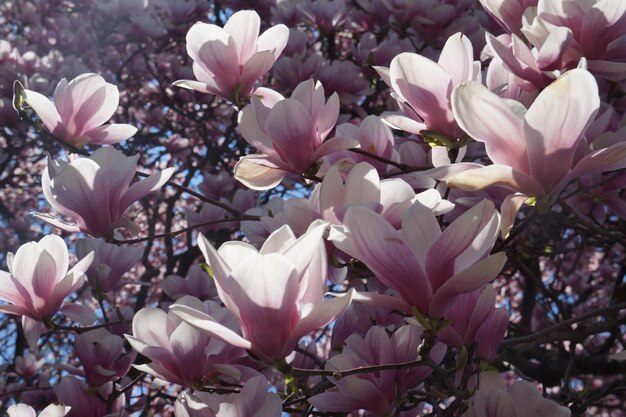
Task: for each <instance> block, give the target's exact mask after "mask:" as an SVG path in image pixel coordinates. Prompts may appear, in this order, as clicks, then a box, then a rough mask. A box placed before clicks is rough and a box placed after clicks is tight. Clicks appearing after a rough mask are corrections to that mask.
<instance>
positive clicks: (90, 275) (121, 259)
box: [76, 238, 143, 294]
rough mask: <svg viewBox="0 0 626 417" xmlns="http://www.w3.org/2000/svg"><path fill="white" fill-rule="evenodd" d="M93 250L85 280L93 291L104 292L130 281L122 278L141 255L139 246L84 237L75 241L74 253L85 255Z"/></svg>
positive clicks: (141, 250) (141, 251) (141, 249)
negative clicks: (121, 244) (116, 243)
mask: <svg viewBox="0 0 626 417" xmlns="http://www.w3.org/2000/svg"><path fill="white" fill-rule="evenodd" d="M90 252H93V253H94V260H93V262H92V264H91V266H90V267H89V269H88V270H87V280H88V281H89V283H90V284H91V286H92V287H93V288H94V290H95V291H97V292H99V293H101V294H105V293H108V292H111V291H115V290H117V289H118V288H120V287H122V286H124V285H126V284H128V283H132V282H133V281H130V280H122V276H123V275H124V274H125V273H126V272H128V271H129V270H130V269H131V268H132V267H133V266H135V264H136V263H137V262H139V260H140V259H141V256H142V255H143V248H141V247H139V246H118V245H113V244H110V243H106V242H105V241H104V240H102V239H92V238H85V239H79V240H78V241H77V242H76V254H77V255H78V256H85V255H86V254H88V253H90Z"/></svg>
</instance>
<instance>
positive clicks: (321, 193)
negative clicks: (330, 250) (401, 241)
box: [285, 162, 453, 227]
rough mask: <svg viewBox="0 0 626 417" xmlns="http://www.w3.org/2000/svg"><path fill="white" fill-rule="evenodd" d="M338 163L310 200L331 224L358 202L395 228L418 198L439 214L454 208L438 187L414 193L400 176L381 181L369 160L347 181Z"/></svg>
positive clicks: (319, 215) (315, 213)
mask: <svg viewBox="0 0 626 417" xmlns="http://www.w3.org/2000/svg"><path fill="white" fill-rule="evenodd" d="M337 165H338V164H335V165H333V166H332V167H331V168H330V169H329V170H328V172H327V173H326V175H325V176H324V179H323V180H322V183H321V184H320V185H319V187H318V188H316V189H315V191H314V192H313V194H312V195H311V202H310V206H311V212H312V214H313V216H315V217H316V218H321V219H324V220H325V221H327V222H329V223H331V224H335V225H340V224H341V223H342V222H343V220H344V218H345V214H346V211H347V210H348V209H349V208H350V207H353V206H356V205H360V206H364V207H367V208H369V209H371V210H373V211H375V212H377V213H380V214H381V215H382V216H383V217H384V218H385V220H387V221H388V222H389V223H390V224H391V225H393V226H394V227H400V225H401V223H402V215H403V213H404V212H405V211H406V210H407V209H408V208H409V207H411V205H412V204H413V203H414V202H415V201H419V202H420V203H421V204H423V205H425V206H427V207H428V208H430V209H432V210H433V212H434V213H435V214H436V215H439V214H443V213H446V212H448V211H450V210H452V208H453V205H452V204H451V203H450V202H448V201H447V200H443V199H442V198H441V194H439V192H438V191H437V190H433V189H430V190H426V191H424V192H422V193H419V194H415V191H413V188H412V187H411V186H410V185H409V184H408V183H407V182H405V181H404V180H402V179H400V178H388V179H384V180H381V179H380V177H379V176H378V172H377V171H376V169H374V167H373V166H372V165H370V164H369V163H367V162H359V163H358V164H356V165H355V166H354V167H353V168H352V169H351V170H350V172H349V173H348V175H347V177H346V179H345V182H344V180H342V178H341V174H340V173H339V168H338V166H337ZM289 204H290V200H288V201H287V202H286V203H285V205H286V206H288V205H289Z"/></svg>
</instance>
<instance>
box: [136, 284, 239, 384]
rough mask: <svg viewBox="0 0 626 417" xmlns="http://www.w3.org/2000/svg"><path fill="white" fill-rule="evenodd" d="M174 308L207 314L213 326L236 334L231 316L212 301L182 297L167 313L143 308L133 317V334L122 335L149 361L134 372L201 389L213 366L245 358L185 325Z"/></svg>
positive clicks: (235, 327)
mask: <svg viewBox="0 0 626 417" xmlns="http://www.w3.org/2000/svg"><path fill="white" fill-rule="evenodd" d="M174 306H179V307H181V306H185V307H188V308H190V309H193V311H198V312H200V313H201V314H204V315H209V314H210V315H211V317H212V319H213V320H214V322H215V323H216V324H219V325H220V326H224V328H225V329H228V330H229V331H230V332H232V333H233V334H238V332H239V328H238V326H237V321H236V319H235V317H233V315H232V314H231V313H230V312H229V311H228V310H227V309H225V308H223V307H220V305H219V304H218V303H216V302H213V301H204V302H201V301H200V300H198V299H197V298H193V297H189V296H185V297H182V298H181V299H179V300H178V301H177V302H176V304H174V305H173V306H171V307H170V311H169V312H167V313H166V312H165V311H163V310H161V309H158V308H143V309H141V310H139V312H138V313H137V314H135V317H133V335H132V336H131V335H126V339H127V340H128V342H129V343H130V344H131V346H132V347H133V348H134V349H135V350H136V351H137V352H139V353H140V354H142V355H144V356H146V357H147V358H149V359H150V360H151V361H152V362H150V363H147V364H145V365H137V366H135V367H136V368H137V369H139V370H140V371H143V372H147V373H149V374H152V375H154V376H156V377H157V378H160V379H163V380H165V381H169V382H173V383H175V384H178V385H182V386H183V387H192V386H196V385H199V386H203V384H204V383H205V382H206V380H207V379H208V378H209V377H210V376H211V374H213V373H215V372H216V369H215V368H214V367H215V366H216V365H221V364H227V363H229V362H231V361H232V360H233V359H236V358H239V357H242V356H245V352H244V351H243V350H242V349H237V348H236V347H233V346H231V345H230V344H228V343H224V342H222V341H221V340H219V339H217V338H215V337H211V336H209V335H207V334H206V333H205V332H203V331H200V330H198V329H196V328H194V327H192V326H191V325H189V324H187V323H185V322H184V321H183V320H181V319H180V318H179V317H178V316H177V315H176V314H174V312H173V311H172V309H173V307H174Z"/></svg>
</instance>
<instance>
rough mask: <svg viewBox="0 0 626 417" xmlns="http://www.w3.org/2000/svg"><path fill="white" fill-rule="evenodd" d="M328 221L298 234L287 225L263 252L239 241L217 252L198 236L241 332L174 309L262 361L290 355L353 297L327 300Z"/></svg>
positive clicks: (180, 308) (187, 310)
mask: <svg viewBox="0 0 626 417" xmlns="http://www.w3.org/2000/svg"><path fill="white" fill-rule="evenodd" d="M325 226H326V224H325V223H324V222H321V221H317V222H314V223H313V224H312V225H311V227H310V228H309V230H308V231H307V233H305V234H304V235H302V236H301V237H300V238H298V239H296V238H295V236H294V234H293V232H292V231H291V229H289V228H288V227H286V226H284V227H282V228H280V229H278V230H277V231H275V232H274V233H272V234H271V235H270V236H269V237H268V238H267V240H266V241H265V244H264V245H263V247H262V248H261V250H260V251H257V249H255V248H254V247H253V246H252V245H250V244H248V243H244V242H239V241H232V242H226V243H225V244H223V245H222V246H221V247H220V249H219V251H216V250H215V249H214V248H213V246H212V245H211V244H210V243H209V242H208V241H207V240H206V239H205V238H204V237H203V236H202V235H200V238H199V239H198V244H199V246H200V249H201V250H202V253H203V254H204V257H205V259H206V260H207V262H208V263H209V264H210V266H211V268H212V269H213V273H214V275H215V283H216V285H217V289H218V294H219V296H220V298H221V299H222V301H223V302H224V304H225V305H226V307H228V309H230V310H231V311H232V312H233V314H234V315H235V316H236V317H237V319H238V320H239V323H240V324H241V331H242V335H243V337H241V336H239V335H238V334H237V333H235V332H233V331H232V330H230V329H228V328H226V327H224V326H222V325H219V323H216V322H215V320H214V319H213V318H211V317H210V316H209V315H207V314H206V313H203V312H201V311H198V310H195V309H193V308H190V307H187V306H182V305H173V306H172V307H170V310H171V311H173V312H175V313H176V314H178V315H179V316H180V317H182V318H183V319H184V320H185V321H187V322H188V323H190V324H192V325H193V326H196V327H198V328H199V329H202V330H205V331H206V332H208V333H210V334H212V335H214V336H215V337H219V338H221V339H222V340H224V341H227V342H228V343H231V344H232V345H234V346H239V347H242V348H244V349H248V350H250V351H251V352H252V353H253V354H255V355H256V356H257V357H259V358H260V359H262V360H264V361H267V362H273V361H274V360H278V359H282V358H284V357H286V356H287V355H289V354H290V353H291V352H292V351H293V349H294V348H295V347H296V345H297V343H298V341H299V340H300V338H302V337H303V336H305V335H307V334H309V333H311V332H313V331H315V330H318V329H319V328H321V327H323V326H325V325H327V324H328V323H330V322H331V321H332V320H334V319H335V317H336V316H337V315H338V314H340V313H341V312H342V311H343V310H344V309H345V308H346V307H347V305H348V304H349V303H350V301H351V293H349V294H348V295H344V296H341V297H336V298H333V299H330V300H327V301H324V290H325V288H326V285H325V280H326V275H327V264H328V260H327V258H326V250H325V246H324V240H323V239H322V234H323V233H324V229H325Z"/></svg>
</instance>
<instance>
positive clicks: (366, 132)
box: [326, 116, 394, 174]
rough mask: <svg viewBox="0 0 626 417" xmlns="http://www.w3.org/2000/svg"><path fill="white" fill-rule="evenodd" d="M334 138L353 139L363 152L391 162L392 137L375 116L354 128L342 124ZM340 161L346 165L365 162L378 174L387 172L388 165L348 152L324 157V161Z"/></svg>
mask: <svg viewBox="0 0 626 417" xmlns="http://www.w3.org/2000/svg"><path fill="white" fill-rule="evenodd" d="M335 136H337V137H347V138H354V139H356V140H358V141H359V144H360V148H361V149H363V150H364V151H367V152H369V153H372V154H374V155H378V156H380V157H382V158H385V159H388V160H392V159H393V153H394V137H393V133H392V132H391V129H390V128H389V127H388V126H387V125H386V124H385V123H383V121H382V119H381V118H380V117H377V116H367V117H366V118H365V119H363V120H362V121H361V123H360V124H359V125H358V126H356V125H353V124H351V123H344V124H341V125H339V126H337V128H336V129H335ZM330 159H332V160H333V161H339V160H341V161H342V165H346V164H347V163H348V162H349V161H354V163H355V164H356V163H358V162H367V163H369V164H370V165H372V166H374V167H375V168H376V170H377V171H378V172H380V173H383V174H384V173H385V172H387V168H388V167H389V166H390V165H389V164H387V163H385V162H382V161H378V160H376V159H374V158H370V157H368V156H365V155H361V154H358V153H354V152H350V151H347V150H346V151H339V152H335V153H333V154H332V155H329V156H327V157H326V160H330Z"/></svg>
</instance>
